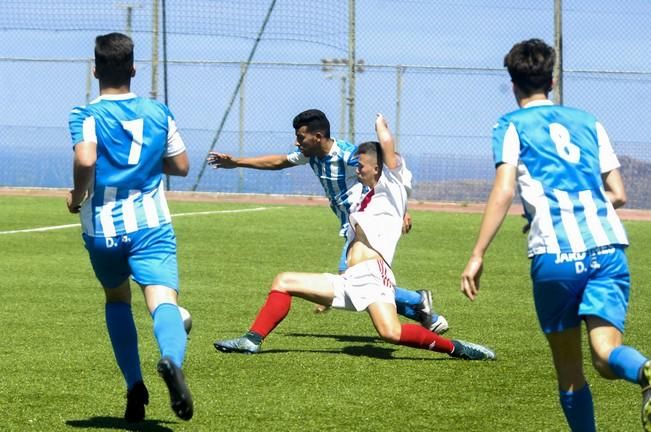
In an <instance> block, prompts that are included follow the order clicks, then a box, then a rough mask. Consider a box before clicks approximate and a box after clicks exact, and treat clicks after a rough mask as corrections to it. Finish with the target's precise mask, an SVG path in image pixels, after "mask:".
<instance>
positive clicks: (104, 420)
mask: <svg viewBox="0 0 651 432" xmlns="http://www.w3.org/2000/svg"><path fill="white" fill-rule="evenodd" d="M171 423H172V422H168V421H163V420H155V419H149V420H144V421H141V422H139V423H128V422H126V421H125V420H124V419H122V418H120V417H91V418H89V419H86V420H66V424H67V425H68V426H72V427H76V428H84V429H114V430H126V431H143V432H173V429H170V428H168V427H167V426H164V424H171Z"/></svg>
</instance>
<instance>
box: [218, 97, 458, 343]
mask: <svg viewBox="0 0 651 432" xmlns="http://www.w3.org/2000/svg"><path fill="white" fill-rule="evenodd" d="M292 125H293V127H294V130H295V133H296V147H297V148H296V150H295V151H293V152H291V153H289V154H274V155H265V156H258V157H248V158H236V157H233V156H231V155H228V154H224V153H218V152H210V154H209V156H208V163H209V164H210V165H211V166H213V167H214V168H254V169H261V170H280V169H285V168H291V167H294V166H298V165H306V164H309V165H310V167H311V168H312V171H314V174H315V175H316V177H317V178H318V179H319V181H320V182H321V186H323V190H324V191H325V194H326V196H327V197H328V200H329V201H330V208H331V209H332V211H333V212H334V214H335V215H336V216H337V218H338V219H339V223H340V226H341V230H340V232H339V234H340V235H341V236H343V237H344V238H345V237H346V231H347V227H348V216H349V215H350V209H351V205H353V204H354V203H356V202H358V201H359V199H360V196H361V194H362V185H361V184H360V183H359V182H358V180H357V175H356V173H355V170H356V168H357V166H358V165H359V162H358V157H357V156H356V155H355V152H356V151H357V146H355V145H353V144H351V143H348V142H346V141H343V140H337V139H334V138H331V137H330V122H329V121H328V118H327V117H326V115H325V114H324V113H323V112H322V111H320V110H317V109H310V110H306V111H303V112H301V113H299V114H298V115H297V116H296V117H294V120H293V122H292ZM405 171H406V173H407V175H406V176H405V183H406V184H405V187H406V188H407V190H408V191H410V190H411V173H410V172H409V171H408V170H405ZM410 229H411V217H410V216H409V214H408V213H407V214H406V215H405V220H404V224H403V232H405V233H407V232H409V230H410ZM349 243H350V239H347V240H346V241H345V242H344V246H343V249H342V252H341V256H340V259H339V272H340V273H343V272H344V271H345V270H346V268H347V264H346V253H347V251H348V246H349ZM396 306H397V309H398V313H399V314H400V315H403V316H406V317H408V318H410V319H413V320H416V321H419V322H420V323H421V324H422V325H423V326H424V327H426V328H428V329H430V330H432V331H434V332H437V333H439V334H442V333H444V332H445V331H447V330H448V323H447V320H446V319H445V317H443V316H442V315H438V314H436V313H435V312H434V310H433V309H432V298H431V293H430V292H429V291H425V290H419V291H410V290H406V289H404V288H399V287H396ZM317 310H320V308H317Z"/></svg>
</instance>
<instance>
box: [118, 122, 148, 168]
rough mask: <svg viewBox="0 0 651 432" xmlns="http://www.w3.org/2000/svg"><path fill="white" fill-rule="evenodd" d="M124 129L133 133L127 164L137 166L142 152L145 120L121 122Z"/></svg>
mask: <svg viewBox="0 0 651 432" xmlns="http://www.w3.org/2000/svg"><path fill="white" fill-rule="evenodd" d="M120 123H122V127H123V128H124V129H125V130H126V131H129V132H130V133H131V148H130V149H129V160H128V161H127V164H129V165H136V164H137V163H138V161H140V151H141V150H142V137H143V125H144V121H143V119H135V120H128V121H121V122H120Z"/></svg>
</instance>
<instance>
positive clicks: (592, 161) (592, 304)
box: [461, 39, 651, 432]
mask: <svg viewBox="0 0 651 432" xmlns="http://www.w3.org/2000/svg"><path fill="white" fill-rule="evenodd" d="M554 62H555V52H554V49H553V48H552V47H550V46H549V45H547V44H546V43H545V42H543V41H542V40H539V39H531V40H527V41H523V42H520V43H517V44H515V45H514V46H513V47H512V48H511V50H510V51H509V53H508V54H507V55H506V57H505V59H504V65H505V66H506V67H507V69H508V71H509V74H510V76H511V81H512V83H513V92H514V95H515V98H516V101H517V103H518V105H519V107H520V109H518V110H516V111H514V112H511V113H509V114H506V115H504V116H503V117H502V118H500V119H499V121H498V123H497V124H496V125H495V127H494V129H493V155H494V159H495V165H496V175H495V180H494V184H493V189H492V191H491V193H490V196H489V198H488V203H487V205H486V209H485V211H484V216H483V219H482V222H481V227H480V230H479V235H478V238H477V241H476V243H475V246H474V248H473V251H472V255H471V257H470V260H469V261H468V263H467V265H466V267H465V269H464V271H463V273H462V275H461V291H462V292H463V293H464V294H465V295H466V296H467V297H468V298H470V299H471V300H474V299H475V297H476V296H477V294H478V291H479V282H480V277H481V274H482V270H483V257H484V254H485V253H486V250H487V249H488V247H489V245H490V243H491V241H492V239H493V238H494V236H495V235H496V234H497V232H498V230H499V228H500V226H501V224H502V221H503V220H504V218H505V216H506V213H507V211H508V209H509V207H510V206H511V202H512V199H513V197H514V195H515V191H516V185H517V190H518V192H519V194H520V197H521V199H522V202H523V204H524V209H525V214H526V216H527V218H528V220H529V221H530V231H529V238H528V255H529V257H530V258H531V278H532V281H533V295H534V303H535V306H536V312H537V315H538V320H539V323H540V326H541V329H542V331H543V332H544V333H545V336H546V338H547V341H548V343H549V346H550V348H551V352H552V359H553V362H554V366H555V368H556V373H557V378H558V387H559V397H560V404H561V407H562V408H563V412H564V414H565V418H566V420H567V423H568V425H569V427H570V429H571V430H572V431H582V432H588V431H594V430H596V425H595V418H594V407H593V402H592V394H591V392H590V386H589V385H588V383H587V382H586V379H585V376H584V374H583V359H582V351H581V323H582V321H585V323H586V327H587V331H588V340H589V343H590V348H591V352H592V363H593V365H594V367H595V369H596V370H597V371H598V372H599V374H600V375H601V376H603V377H605V378H608V379H624V380H627V381H629V382H632V383H635V384H639V385H641V386H642V394H643V397H642V424H643V427H644V430H645V431H651V388H650V387H649V380H650V379H651V362H650V361H649V360H648V358H646V357H645V356H643V355H642V354H640V353H639V352H638V351H637V350H635V349H634V348H632V347H629V346H626V345H623V344H622V339H623V332H624V322H625V318H626V311H627V307H628V298H629V286H630V275H629V270H628V263H627V260H626V255H625V253H624V249H625V248H626V246H627V245H628V240H627V237H626V233H625V231H624V228H623V226H622V223H621V222H620V220H619V217H618V216H617V213H616V212H615V208H617V207H620V206H622V205H623V204H624V203H625V201H626V194H625V191H624V184H623V182H622V178H621V176H620V174H619V170H618V167H619V162H618V160H617V157H616V156H615V153H614V151H613V149H612V146H611V144H610V141H609V139H608V135H607V134H606V131H605V129H604V127H603V126H602V125H601V123H599V122H598V121H597V120H596V119H595V117H594V116H593V115H591V114H589V113H587V112H585V111H581V110H578V109H574V108H569V107H565V106H557V105H554V104H553V103H552V102H551V101H549V100H548V99H547V96H548V94H549V92H550V90H551V88H552V71H553V67H554Z"/></svg>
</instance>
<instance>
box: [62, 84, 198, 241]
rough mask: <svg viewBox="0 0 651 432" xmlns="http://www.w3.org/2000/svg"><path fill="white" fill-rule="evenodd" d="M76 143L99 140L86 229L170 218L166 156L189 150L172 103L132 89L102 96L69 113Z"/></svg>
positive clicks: (132, 227) (105, 233)
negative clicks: (119, 93) (137, 93)
mask: <svg viewBox="0 0 651 432" xmlns="http://www.w3.org/2000/svg"><path fill="white" fill-rule="evenodd" d="M69 127H70V133H71V135H72V142H73V145H76V144H77V143H80V142H84V141H85V142H95V143H97V162H96V166H95V181H94V184H93V185H92V190H91V191H89V199H87V200H86V201H85V202H84V203H83V204H82V207H81V212H80V213H81V224H82V230H83V231H84V233H86V234H87V235H89V236H94V237H113V236H117V235H123V234H127V233H131V232H134V231H137V230H139V229H144V228H153V227H157V226H160V225H163V224H167V223H170V221H171V217H170V213H169V209H168V207H167V201H166V200H165V192H164V188H163V182H162V179H163V158H166V157H171V156H176V155H178V154H181V153H183V152H184V151H185V145H184V144H183V140H182V139H181V137H180V135H179V133H178V130H177V128H176V124H175V121H174V116H173V115H172V113H171V112H170V111H169V109H168V108H167V106H165V105H164V104H162V103H160V102H157V101H155V100H152V99H147V98H142V97H138V96H136V95H135V94H133V93H127V94H121V95H102V96H100V97H99V98H97V99H96V100H94V101H93V102H91V103H90V104H89V105H87V106H82V107H76V108H74V109H73V110H72V111H71V113H70V119H69Z"/></svg>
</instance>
